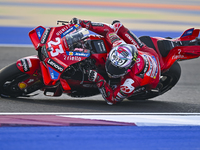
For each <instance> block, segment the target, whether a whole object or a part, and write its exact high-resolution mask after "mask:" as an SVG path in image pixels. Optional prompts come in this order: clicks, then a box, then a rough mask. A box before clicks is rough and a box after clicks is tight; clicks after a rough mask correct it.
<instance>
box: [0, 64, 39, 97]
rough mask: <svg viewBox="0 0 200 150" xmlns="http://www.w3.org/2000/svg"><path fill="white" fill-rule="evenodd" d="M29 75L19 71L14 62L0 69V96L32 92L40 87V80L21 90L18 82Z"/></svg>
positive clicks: (16, 95) (15, 95)
mask: <svg viewBox="0 0 200 150" xmlns="http://www.w3.org/2000/svg"><path fill="white" fill-rule="evenodd" d="M29 78H30V76H29V75H27V74H25V73H23V72H21V71H20V70H19V69H18V68H17V66H16V63H13V64H10V65H8V66H6V67H4V68H3V69H1V70H0V96H1V97H19V96H24V95H26V94H29V93H31V92H34V91H36V90H38V89H40V88H41V82H40V83H39V82H37V84H33V85H32V86H30V87H27V88H26V90H24V89H23V90H22V89H21V88H20V87H19V83H21V82H23V81H25V80H27V79H29Z"/></svg>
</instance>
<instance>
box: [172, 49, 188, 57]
mask: <svg viewBox="0 0 200 150" xmlns="http://www.w3.org/2000/svg"><path fill="white" fill-rule="evenodd" d="M184 58H187V57H185V56H184V55H181V49H178V55H176V54H175V55H173V56H172V59H184Z"/></svg>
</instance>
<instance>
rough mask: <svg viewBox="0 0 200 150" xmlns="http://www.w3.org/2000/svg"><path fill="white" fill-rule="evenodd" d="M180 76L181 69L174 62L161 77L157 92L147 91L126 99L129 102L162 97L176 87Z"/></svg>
mask: <svg viewBox="0 0 200 150" xmlns="http://www.w3.org/2000/svg"><path fill="white" fill-rule="evenodd" d="M180 76H181V67H180V65H179V63H178V62H175V63H174V64H173V65H172V66H171V68H170V69H169V70H168V71H167V72H165V73H163V74H162V75H161V79H160V82H159V84H158V92H157V91H156V92H155V91H147V92H144V93H139V94H137V95H133V96H131V97H129V98H128V99H129V100H147V99H150V98H154V97H156V96H159V95H162V94H164V93H165V92H167V91H169V90H170V89H171V88H172V87H174V86H175V85H176V83H177V82H178V81H179V79H180Z"/></svg>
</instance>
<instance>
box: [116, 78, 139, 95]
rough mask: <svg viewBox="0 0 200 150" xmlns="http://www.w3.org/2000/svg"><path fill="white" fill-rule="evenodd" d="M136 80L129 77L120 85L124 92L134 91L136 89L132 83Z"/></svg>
mask: <svg viewBox="0 0 200 150" xmlns="http://www.w3.org/2000/svg"><path fill="white" fill-rule="evenodd" d="M134 82H135V81H134V80H133V79H131V78H128V79H126V81H125V82H124V84H123V85H121V86H120V89H121V91H122V92H123V93H131V92H133V90H134V89H135V87H134V86H132V84H133V83H134Z"/></svg>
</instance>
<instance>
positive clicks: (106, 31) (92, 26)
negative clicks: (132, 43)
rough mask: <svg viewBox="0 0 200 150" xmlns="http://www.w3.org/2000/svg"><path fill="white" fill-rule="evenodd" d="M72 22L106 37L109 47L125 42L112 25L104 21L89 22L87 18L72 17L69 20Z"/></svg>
mask: <svg viewBox="0 0 200 150" xmlns="http://www.w3.org/2000/svg"><path fill="white" fill-rule="evenodd" d="M70 22H71V23H73V24H80V25H81V26H82V27H83V28H87V29H88V30H90V31H93V32H95V33H97V34H99V35H102V36H104V37H105V38H106V41H107V42H108V44H109V45H110V46H111V47H115V46H117V45H120V44H125V42H124V40H123V39H121V38H120V37H119V36H118V35H117V34H116V33H115V32H114V28H113V26H112V25H109V24H106V23H98V22H91V21H88V20H80V19H77V18H73V19H72V20H71V21H70Z"/></svg>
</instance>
